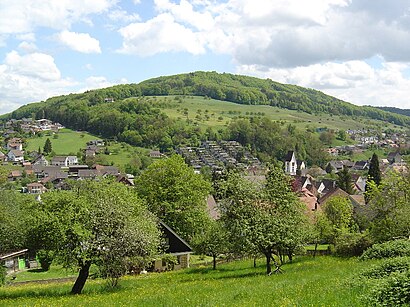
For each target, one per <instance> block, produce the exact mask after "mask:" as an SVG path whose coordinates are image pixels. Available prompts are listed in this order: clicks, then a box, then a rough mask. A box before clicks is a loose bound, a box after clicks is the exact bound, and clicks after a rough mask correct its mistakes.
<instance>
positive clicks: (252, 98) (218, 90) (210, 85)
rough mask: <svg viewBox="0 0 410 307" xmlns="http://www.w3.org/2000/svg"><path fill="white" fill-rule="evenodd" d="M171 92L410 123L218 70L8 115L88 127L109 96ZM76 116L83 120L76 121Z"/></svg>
mask: <svg viewBox="0 0 410 307" xmlns="http://www.w3.org/2000/svg"><path fill="white" fill-rule="evenodd" d="M167 95H193V96H206V97H210V98H213V99H216V100H223V101H229V102H234V103H238V104H245V105H269V106H275V107H279V108H283V109H288V110H296V111H302V112H305V113H308V114H327V115H330V114H332V115H346V116H361V117H365V118H368V119H377V120H383V121H388V122H390V123H394V124H397V125H410V119H409V118H408V117H407V116H404V115H400V114H395V113H391V112H387V111H383V110H380V109H377V108H374V107H369V106H366V107H360V106H356V105H353V104H350V103H347V102H344V101H342V100H339V99H337V98H334V97H332V96H329V95H326V94H324V93H322V92H320V91H316V90H313V89H307V88H303V87H300V86H296V85H289V84H281V83H278V82H274V81H272V80H270V79H258V78H254V77H248V76H241V75H233V74H226V73H223V74H219V73H216V72H193V73H188V74H180V75H174V76H167V77H159V78H154V79H150V80H147V81H143V82H141V83H139V84H128V85H117V86H113V87H110V88H106V89H99V90H93V91H88V92H85V93H82V94H70V95H65V96H58V97H53V98H50V99H48V100H46V101H45V102H40V103H33V104H29V105H27V106H23V107H21V108H19V109H18V110H16V111H14V112H12V113H11V114H9V115H8V117H14V118H21V117H24V116H32V114H33V113H35V114H36V116H37V117H43V115H44V116H45V117H48V118H51V119H56V120H57V118H59V120H60V121H61V122H62V123H64V124H66V125H68V124H70V125H72V128H83V129H84V128H87V123H88V120H89V118H87V116H86V115H85V114H84V112H83V111H84V110H85V109H87V108H90V107H93V106H95V105H101V104H106V102H105V99H106V98H114V99H115V100H116V101H118V100H122V99H125V98H130V97H139V96H167ZM106 107H109V105H106ZM67 110H70V114H67V115H65V116H62V114H61V113H63V112H66V111H67ZM58 114H60V115H58ZM73 117H78V118H77V119H76V120H73Z"/></svg>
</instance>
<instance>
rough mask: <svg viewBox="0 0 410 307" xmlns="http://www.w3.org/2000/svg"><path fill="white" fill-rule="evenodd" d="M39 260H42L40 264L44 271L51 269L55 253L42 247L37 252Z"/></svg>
mask: <svg viewBox="0 0 410 307" xmlns="http://www.w3.org/2000/svg"><path fill="white" fill-rule="evenodd" d="M36 256H37V259H38V262H40V266H41V268H42V269H43V270H44V271H48V270H49V269H50V265H51V263H52V262H53V258H54V254H53V252H51V251H47V250H44V249H40V250H39V251H37V253H36Z"/></svg>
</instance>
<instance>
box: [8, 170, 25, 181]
mask: <svg viewBox="0 0 410 307" xmlns="http://www.w3.org/2000/svg"><path fill="white" fill-rule="evenodd" d="M8 178H9V180H10V181H16V180H18V179H21V178H23V174H22V172H21V171H19V170H12V171H11V172H10V173H9V176H8Z"/></svg>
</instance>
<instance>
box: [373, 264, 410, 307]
mask: <svg viewBox="0 0 410 307" xmlns="http://www.w3.org/2000/svg"><path fill="white" fill-rule="evenodd" d="M409 289H410V271H405V272H403V273H392V274H391V275H390V276H389V277H387V278H382V279H380V280H379V281H378V282H375V283H374V287H373V289H372V290H371V291H370V293H369V294H368V295H367V297H366V301H368V302H369V304H370V305H371V306H409V304H410V291H409Z"/></svg>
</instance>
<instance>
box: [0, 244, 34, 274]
mask: <svg viewBox="0 0 410 307" xmlns="http://www.w3.org/2000/svg"><path fill="white" fill-rule="evenodd" d="M27 263H28V249H27V248H26V249H22V250H19V251H15V252H11V253H7V254H3V255H0V265H1V264H3V265H4V266H5V267H6V270H7V273H12V272H16V271H20V270H23V269H25V268H26V267H27Z"/></svg>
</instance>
